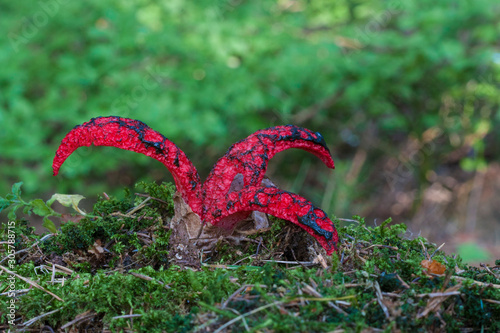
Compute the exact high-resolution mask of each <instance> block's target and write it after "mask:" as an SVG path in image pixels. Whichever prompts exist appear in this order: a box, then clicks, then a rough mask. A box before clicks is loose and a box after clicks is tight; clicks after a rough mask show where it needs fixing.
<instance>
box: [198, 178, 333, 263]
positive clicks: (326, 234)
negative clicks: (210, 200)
mask: <svg viewBox="0 0 500 333" xmlns="http://www.w3.org/2000/svg"><path fill="white" fill-rule="evenodd" d="M252 211H260V212H263V213H266V214H269V215H273V216H276V217H279V218H282V219H284V220H287V221H290V222H292V223H294V224H296V225H298V226H299V227H301V228H302V229H304V230H305V231H307V232H308V233H309V234H310V235H312V236H313V237H314V238H316V240H317V241H318V242H319V243H320V244H321V246H322V247H323V248H324V249H325V250H326V252H327V254H328V255H331V254H332V253H333V252H336V251H337V243H338V240H339V238H338V234H337V230H336V229H335V225H334V224H333V222H332V221H331V220H330V219H329V218H328V216H327V215H326V213H325V212H324V211H323V210H321V209H319V208H317V207H315V206H314V205H313V204H312V203H311V202H309V201H308V200H306V199H304V198H303V197H301V196H299V195H297V194H294V193H290V192H287V191H283V190H280V189H279V188H276V187H257V186H247V187H245V188H243V189H242V190H240V191H238V192H232V193H230V194H228V198H227V200H226V201H225V202H222V201H221V202H219V203H218V204H217V205H216V206H215V207H214V208H213V209H212V210H211V212H210V213H209V214H207V215H206V220H207V221H208V222H211V223H212V224H213V225H216V226H219V227H222V228H226V229H232V228H233V227H234V225H235V223H236V222H237V221H239V220H240V219H241V216H243V215H245V214H248V213H250V212H252ZM233 216H234V218H233Z"/></svg>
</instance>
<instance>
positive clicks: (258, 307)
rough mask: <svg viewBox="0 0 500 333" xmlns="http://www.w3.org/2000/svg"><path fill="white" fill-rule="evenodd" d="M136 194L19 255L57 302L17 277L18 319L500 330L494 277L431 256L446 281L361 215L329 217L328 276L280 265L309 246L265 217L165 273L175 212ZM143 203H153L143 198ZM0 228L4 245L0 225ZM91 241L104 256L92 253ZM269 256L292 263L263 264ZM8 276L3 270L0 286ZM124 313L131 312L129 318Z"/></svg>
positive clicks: (163, 190) (192, 327)
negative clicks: (332, 243) (261, 226)
mask: <svg viewBox="0 0 500 333" xmlns="http://www.w3.org/2000/svg"><path fill="white" fill-rule="evenodd" d="M141 187H142V188H143V189H144V190H145V191H146V192H147V194H145V196H144V195H135V194H132V192H131V191H128V192H126V193H125V195H124V197H123V199H117V198H109V199H107V198H100V199H99V201H98V202H97V203H96V204H95V206H94V210H93V212H92V213H90V214H89V215H88V216H87V217H86V218H84V219H82V220H80V221H79V222H78V223H76V222H66V223H64V224H63V225H62V226H61V229H60V232H59V233H58V234H57V235H56V236H53V237H51V238H49V239H44V240H43V241H41V242H40V243H39V244H38V245H37V246H34V247H32V248H31V249H30V250H29V251H26V252H25V253H24V255H19V256H17V261H16V262H17V264H16V265H15V270H16V272H17V274H19V275H21V276H24V277H26V278H29V279H30V280H32V281H36V282H37V283H38V284H39V285H41V286H42V287H43V288H45V290H47V291H50V292H52V293H54V294H55V295H57V296H59V297H60V298H61V299H63V300H64V301H58V300H57V299H55V298H53V297H52V296H51V295H49V294H48V293H47V292H46V291H43V290H40V289H37V288H33V287H32V286H30V285H29V284H28V283H26V282H24V281H21V280H19V279H16V289H28V288H29V291H28V292H27V293H24V294H21V295H19V297H18V298H17V299H16V306H17V308H16V315H17V317H18V318H20V321H19V322H17V323H20V322H26V321H27V320H29V319H31V318H34V317H37V316H40V315H41V314H44V313H48V312H50V311H52V310H57V311H55V312H54V313H53V314H50V315H48V316H45V317H43V318H42V319H40V320H39V321H38V322H37V323H35V324H34V325H33V327H42V326H43V325H48V326H50V327H52V328H60V327H61V326H63V325H64V324H66V323H68V322H70V321H72V320H74V319H75V318H76V317H77V316H79V315H81V314H83V313H89V314H93V315H94V317H93V321H91V322H89V323H92V324H91V325H93V326H94V328H97V329H101V330H102V329H105V328H106V329H111V330H118V331H119V330H126V329H133V330H135V331H144V332H146V331H147V332H194V331H201V330H204V329H208V328H210V329H211V330H214V329H215V328H216V327H220V326H221V325H223V324H224V323H227V322H228V321H229V320H235V322H234V323H233V324H232V325H231V326H230V328H231V330H232V331H245V330H246V327H249V328H251V330H252V331H258V330H261V331H274V332H297V331H314V332H327V331H333V330H336V329H345V330H347V331H362V330H363V329H368V328H379V329H383V330H384V331H391V330H394V329H399V330H401V331H429V330H447V331H457V330H460V329H467V328H474V329H476V330H480V329H485V330H486V329H488V330H490V331H498V330H499V329H500V327H499V324H498V323H497V321H495V320H494V318H498V317H499V316H500V306H499V305H498V304H497V303H498V301H500V293H499V289H498V288H494V287H491V286H490V287H488V286H487V284H488V283H492V284H500V281H499V279H498V278H497V276H498V275H497V276H495V275H494V274H490V273H487V272H485V270H483V269H479V268H475V267H468V266H466V265H464V264H462V262H461V259H460V257H456V258H455V257H451V256H448V255H446V254H445V253H443V252H441V251H437V252H436V253H435V254H434V257H433V259H435V260H437V261H439V262H441V263H443V264H445V265H446V267H447V268H448V272H450V273H451V272H454V269H455V267H458V268H459V269H462V270H464V272H463V273H462V274H461V276H463V277H467V278H469V280H466V281H462V280H456V279H453V278H452V279H447V278H446V277H445V276H429V275H427V274H426V273H425V271H424V269H423V268H422V267H421V264H420V263H421V261H422V260H423V259H426V254H425V253H426V252H427V253H428V254H432V253H434V252H435V251H436V246H435V245H434V244H431V243H429V242H428V241H427V240H425V239H424V238H421V237H418V238H416V239H411V238H410V237H408V236H407V235H406V226H404V225H400V224H391V223H390V220H388V221H386V222H384V223H383V224H382V225H380V226H377V227H370V226H367V225H366V224H365V223H364V220H363V219H362V218H359V217H355V220H354V221H355V222H353V223H350V224H347V225H343V226H341V221H338V220H335V223H336V224H337V225H338V226H339V234H340V238H341V239H342V244H341V246H340V251H339V253H338V255H336V256H333V257H332V258H328V263H329V267H328V268H327V269H323V268H321V266H319V265H316V266H312V267H302V266H300V265H293V262H294V259H293V258H286V253H287V251H288V250H287V247H294V246H295V247H296V248H295V250H294V251H295V252H294V253H299V250H300V249H299V247H300V246H301V244H307V242H306V243H297V242H296V240H293V241H291V242H289V243H288V244H285V243H286V242H285V241H284V240H285V239H286V237H289V238H290V239H294V238H293V237H294V236H293V235H294V234H296V235H297V239H300V240H304V241H307V237H308V236H307V235H306V234H305V233H304V232H303V231H301V230H300V229H295V226H294V225H292V224H290V223H288V222H286V221H282V220H279V219H275V218H271V222H272V226H271V228H270V230H269V231H268V232H266V233H263V234H258V235H251V236H248V238H249V239H251V240H254V241H255V242H252V241H249V242H241V244H240V245H239V246H234V245H231V246H229V245H228V244H227V243H225V242H220V243H219V244H218V246H217V248H216V251H214V252H213V253H211V254H210V255H205V256H204V257H203V261H204V266H203V267H202V268H201V269H198V270H191V269H182V268H180V267H178V266H175V265H170V263H169V262H168V256H167V255H168V249H169V235H170V230H168V228H167V227H166V221H167V220H168V219H169V218H171V217H172V214H173V210H172V207H173V206H172V204H173V203H172V201H171V197H172V194H173V187H172V186H171V185H165V184H162V185H157V184H141ZM154 195H158V196H159V197H161V199H160V198H158V197H155V196H154ZM148 196H152V197H154V198H158V199H160V200H161V201H158V200H155V199H149V200H148V201H147V202H145V200H147V199H148ZM0 230H1V231H2V237H6V234H7V233H8V230H7V228H6V227H5V225H2V228H1V229H0ZM15 232H16V250H17V251H19V250H22V249H25V248H29V247H30V246H31V245H33V244H34V242H35V241H37V240H40V236H36V235H34V234H33V229H32V228H29V227H28V226H27V223H26V222H25V221H21V220H19V221H16V224H15ZM287 235H288V236H287ZM96 244H97V245H98V244H101V247H104V248H106V251H103V253H99V252H98V251H97V252H96ZM257 247H259V253H258V254H256V250H257ZM424 248H425V250H424ZM96 253H97V254H96ZM2 257H3V256H2ZM58 258H59V259H60V261H59V263H60V264H62V265H66V266H67V267H68V268H70V269H72V270H73V272H74V273H73V274H72V275H71V276H68V275H64V274H63V273H61V272H58V271H55V275H54V276H53V272H52V266H50V265H48V264H47V262H49V261H50V262H52V261H54V260H56V259H58ZM243 259H244V260H243ZM267 259H271V260H272V259H280V260H284V259H286V260H288V261H289V262H290V263H289V264H285V265H283V264H279V263H276V262H264V260H267ZM42 264H44V265H46V266H45V267H42V266H41V265H42ZM47 265H48V266H47ZM492 271H493V268H492ZM496 274H498V269H497V270H496ZM6 277H7V274H2V275H0V280H2V279H5V278H6ZM53 278H54V279H55V280H53ZM62 278H64V284H63V283H62V280H61V279H62ZM2 282H3V281H2ZM478 282H482V283H484V285H478ZM454 286H456V288H457V289H456V290H458V291H459V293H460V295H451V296H449V297H448V298H447V299H446V300H443V302H442V303H441V304H439V306H438V307H437V309H436V311H437V312H436V311H430V312H429V313H428V314H427V315H425V316H420V317H418V316H419V314H421V313H422V312H423V311H424V310H425V309H426V307H427V306H428V305H429V302H430V301H431V298H429V297H428V296H422V294H428V293H432V292H434V293H435V292H441V291H444V290H446V289H448V288H451V287H454ZM377 288H380V292H382V293H384V294H383V298H384V304H385V307H386V309H385V310H384V308H383V307H382V306H381V304H380V303H379V301H378V300H377V299H378V297H379V296H380V295H379V294H378V291H377V290H378V289H377ZM237 290H240V292H238V293H235V292H236V291H237ZM8 301H9V298H8V297H7V298H6V297H4V298H0V317H1V318H0V319H1V320H2V321H3V322H6V320H7V319H8V318H7V317H6V315H7V313H6V312H5V310H4V309H6V307H7V304H8V303H7V302H8ZM492 301H493V302H492ZM495 302H497V303H495ZM130 314H134V315H137V316H135V317H133V318H131V317H127V315H130ZM242 315H245V316H244V317H243V316H242ZM120 316H125V317H120ZM117 317H120V318H117ZM236 319H238V320H236ZM443 322H445V323H446V326H443ZM89 323H87V324H89ZM87 324H85V325H87ZM75 328H76V326H75Z"/></svg>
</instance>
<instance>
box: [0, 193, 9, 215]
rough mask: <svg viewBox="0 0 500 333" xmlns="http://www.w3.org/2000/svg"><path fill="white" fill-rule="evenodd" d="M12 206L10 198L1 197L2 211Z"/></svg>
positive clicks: (0, 209)
mask: <svg viewBox="0 0 500 333" xmlns="http://www.w3.org/2000/svg"><path fill="white" fill-rule="evenodd" d="M9 206H10V200H7V199H4V198H2V197H0V212H1V211H2V210H4V209H5V208H7V207H9Z"/></svg>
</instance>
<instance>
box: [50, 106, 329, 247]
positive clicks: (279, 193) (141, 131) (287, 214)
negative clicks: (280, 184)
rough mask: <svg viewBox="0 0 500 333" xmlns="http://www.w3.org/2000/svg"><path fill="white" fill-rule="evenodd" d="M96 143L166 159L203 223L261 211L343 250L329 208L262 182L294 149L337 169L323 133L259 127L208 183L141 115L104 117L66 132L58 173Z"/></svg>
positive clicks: (223, 224)
mask: <svg viewBox="0 0 500 333" xmlns="http://www.w3.org/2000/svg"><path fill="white" fill-rule="evenodd" d="M92 144H93V145H95V146H112V147H117V148H121V149H125V150H131V151H134V152H138V153H141V154H144V155H147V156H149V157H152V158H154V159H156V160H158V161H160V162H162V163H163V164H164V165H165V166H166V167H167V169H168V170H169V171H170V172H171V173H172V175H173V177H174V180H175V184H176V186H177V190H178V191H179V192H180V194H181V196H182V198H183V199H184V201H185V202H186V203H187V204H188V205H189V206H190V207H191V209H192V210H193V212H195V213H196V214H198V215H199V216H200V218H201V220H202V221H203V222H210V223H211V224H212V225H214V226H217V227H220V228H224V229H232V228H233V227H234V225H235V224H236V222H238V221H239V220H241V219H242V218H245V217H246V216H248V215H249V214H250V213H251V212H252V211H260V212H263V213H267V214H270V215H274V216H276V217H279V218H283V219H285V220H288V221H290V222H292V223H295V224H296V225H298V226H300V227H301V228H303V229H304V230H305V231H307V232H308V233H309V234H311V235H312V236H313V237H314V238H316V239H317V240H318V242H319V243H320V244H321V246H322V247H323V248H324V249H325V250H326V252H327V254H328V255H330V254H332V253H333V252H334V251H337V242H338V235H337V231H336V229H335V226H334V224H333V222H332V221H331V220H330V219H329V218H328V217H327V215H326V213H325V212H324V211H322V210H321V209H319V208H317V207H315V206H313V205H312V203H311V202H309V201H308V200H306V199H304V198H302V197H301V196H299V195H297V194H294V193H290V192H286V191H283V190H280V189H278V188H276V187H265V186H262V180H263V178H264V175H265V172H266V170H267V163H268V161H269V160H270V159H271V158H272V157H273V156H274V155H275V154H277V153H279V152H281V151H283V150H286V149H289V148H300V149H304V150H306V151H308V152H311V153H313V154H315V155H316V156H318V157H319V158H320V159H321V160H323V162H324V163H325V164H326V165H327V166H328V167H330V168H334V164H333V160H332V158H331V155H330V152H329V150H328V148H327V146H326V143H325V141H324V139H323V137H322V136H321V134H319V133H314V132H312V131H310V130H308V129H305V128H300V127H297V126H293V125H287V126H276V127H272V128H268V129H264V130H260V131H257V132H255V133H254V134H252V135H250V136H248V137H247V138H246V139H244V140H241V141H239V142H237V143H235V144H234V145H232V146H231V147H230V148H229V150H228V151H227V152H226V154H225V155H224V156H223V157H222V158H220V159H219V160H218V161H217V163H216V164H215V166H214V167H213V169H212V171H211V172H210V174H209V176H208V178H207V180H206V181H205V183H204V184H202V183H201V181H200V177H199V175H198V172H197V170H196V168H195V167H194V165H193V164H192V163H191V161H190V160H189V159H188V158H187V157H186V155H185V154H184V152H183V151H182V150H180V149H179V148H178V147H177V146H176V145H175V144H174V143H173V142H171V141H170V140H168V139H167V138H166V137H165V136H163V135H162V134H160V133H158V132H156V131H154V130H152V129H151V128H149V127H148V126H147V125H146V124H144V123H143V122H141V121H138V120H133V119H127V118H120V117H115V116H110V117H98V118H93V119H91V120H90V121H88V122H86V123H84V124H82V125H78V126H76V127H75V128H73V129H72V130H71V131H70V132H69V133H68V134H67V135H66V136H65V138H64V139H63V140H62V142H61V145H60V146H59V149H58V150H57V152H56V156H55V158H54V162H53V165H52V168H53V170H54V175H57V173H58V171H59V168H60V167H61V165H62V164H63V163H64V161H65V160H66V159H67V158H68V157H69V156H70V155H71V154H72V153H73V151H75V150H76V149H77V148H78V147H82V146H90V145H92ZM235 177H239V178H238V179H237V180H238V181H240V182H242V184H240V185H239V186H238V188H237V189H236V190H234V189H233V187H234V186H232V184H233V181H234V180H235ZM240 178H241V179H240Z"/></svg>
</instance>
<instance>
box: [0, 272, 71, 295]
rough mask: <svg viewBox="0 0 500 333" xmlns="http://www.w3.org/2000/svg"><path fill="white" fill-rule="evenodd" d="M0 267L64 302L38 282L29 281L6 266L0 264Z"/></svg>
mask: <svg viewBox="0 0 500 333" xmlns="http://www.w3.org/2000/svg"><path fill="white" fill-rule="evenodd" d="M0 268H1V269H2V270H4V271H5V272H6V273H8V274H10V275H14V276H15V277H17V278H18V279H20V280H23V281H24V282H26V283H28V284H30V285H32V286H33V287H35V288H37V289H40V290H41V291H43V292H46V293H47V294H49V295H50V296H52V297H54V298H55V299H57V300H58V301H61V302H64V300H63V299H62V298H60V297H59V296H57V295H56V294H54V293H52V292H50V291H48V290H47V289H45V288H44V287H42V286H40V285H39V284H38V283H36V282H34V281H31V280H30V279H27V278H25V277H24V276H21V275H19V274H16V273H14V272H13V271H11V270H9V269H8V268H6V267H3V266H1V265H0Z"/></svg>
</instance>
